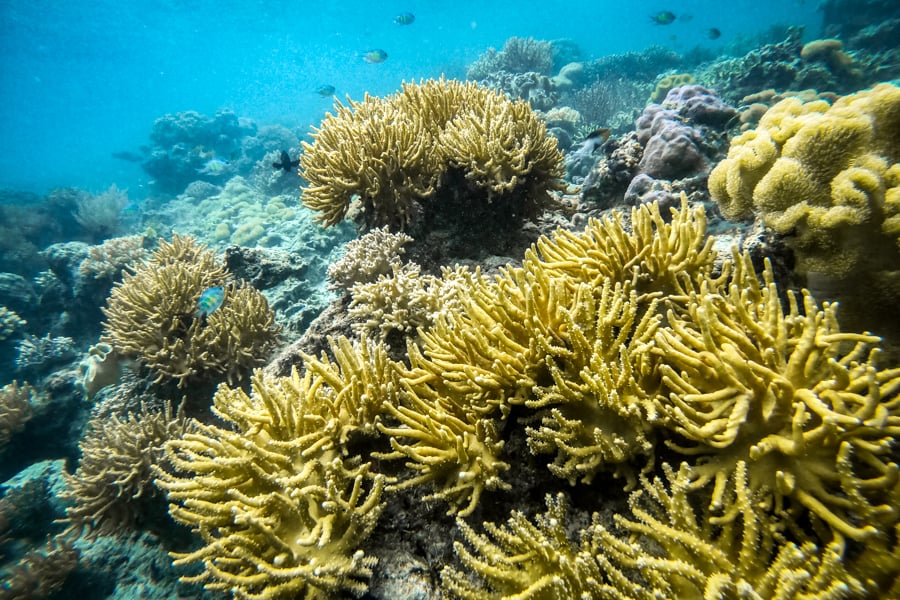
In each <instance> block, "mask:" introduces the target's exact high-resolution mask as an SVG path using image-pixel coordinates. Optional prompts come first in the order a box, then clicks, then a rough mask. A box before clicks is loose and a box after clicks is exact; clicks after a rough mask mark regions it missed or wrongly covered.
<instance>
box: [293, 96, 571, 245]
mask: <svg viewBox="0 0 900 600" xmlns="http://www.w3.org/2000/svg"><path fill="white" fill-rule="evenodd" d="M313 139H314V141H313V143H312V144H309V143H306V142H304V144H303V147H304V153H303V155H302V156H301V158H300V175H301V176H302V177H303V178H304V179H305V180H306V181H307V183H308V185H307V186H306V187H305V188H304V189H303V194H302V200H303V203H304V204H305V205H306V206H307V207H309V208H311V209H312V210H315V211H317V212H319V213H320V214H319V217H318V220H319V221H321V222H322V223H323V224H324V225H325V226H330V225H335V224H337V223H338V222H340V221H341V220H342V219H343V218H344V217H345V216H346V215H347V212H348V210H350V207H351V203H352V202H353V201H358V202H359V205H360V206H359V208H360V210H361V212H362V214H363V217H364V220H365V225H366V226H367V227H369V228H372V227H380V226H389V227H390V228H391V229H392V230H397V229H403V228H405V227H407V226H408V225H409V224H410V222H411V221H412V220H413V218H414V217H415V213H416V211H419V210H421V206H422V205H423V202H426V201H427V200H428V199H431V198H433V197H434V196H435V194H436V193H437V192H438V191H439V190H440V189H441V188H442V186H443V185H444V183H445V178H446V176H447V174H448V172H449V170H450V169H456V170H458V171H460V172H461V173H462V174H463V175H464V176H465V178H466V180H467V181H469V182H470V184H471V185H472V186H473V188H474V189H476V190H479V191H480V194H481V196H482V197H483V199H484V200H485V201H488V200H490V199H491V198H493V197H495V196H496V195H503V194H509V193H511V192H516V191H518V192H522V193H524V194H525V195H526V197H527V200H526V202H525V208H526V209H528V208H529V207H534V206H536V205H538V204H540V203H541V202H542V200H543V196H544V195H545V194H546V192H547V191H548V190H552V189H558V188H560V187H561V182H560V180H561V178H562V176H563V167H562V155H561V154H560V152H559V150H557V148H556V142H555V141H554V140H553V138H551V137H550V136H548V134H547V130H546V126H545V125H544V123H543V122H542V121H541V120H540V119H539V118H538V117H537V116H536V115H535V114H534V113H533V112H532V110H531V108H530V107H529V106H528V104H527V103H525V102H522V101H516V102H514V101H511V100H509V99H508V98H506V97H505V96H503V95H502V94H500V93H498V92H495V91H492V90H490V89H488V88H485V87H482V86H479V85H478V84H475V83H473V82H466V83H463V82H459V81H455V80H445V79H440V80H428V81H423V82H421V83H405V84H403V89H402V91H400V92H398V93H396V94H392V95H389V96H386V97H384V98H377V97H373V96H369V95H366V96H365V98H364V99H363V100H362V101H360V102H354V101H349V102H348V104H347V105H346V106H345V105H343V104H341V103H338V104H337V107H336V110H335V112H334V113H333V114H332V113H329V114H328V115H327V116H326V117H325V119H324V120H323V121H322V123H321V125H320V126H319V127H318V128H317V129H316V130H315V132H314V134H313Z"/></svg>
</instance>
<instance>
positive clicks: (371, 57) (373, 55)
mask: <svg viewBox="0 0 900 600" xmlns="http://www.w3.org/2000/svg"><path fill="white" fill-rule="evenodd" d="M363 60H364V61H366V62H367V63H372V64H374V65H377V64H379V63H383V62H384V61H386V60H387V52H385V51H384V50H382V49H381V48H375V49H374V50H369V51H368V52H366V53H365V54H363Z"/></svg>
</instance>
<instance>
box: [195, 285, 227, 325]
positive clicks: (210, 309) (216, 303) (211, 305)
mask: <svg viewBox="0 0 900 600" xmlns="http://www.w3.org/2000/svg"><path fill="white" fill-rule="evenodd" d="M224 300H225V288H223V287H222V286H221V285H217V286H215V287H211V288H206V289H205V290H203V293H202V294H200V298H199V299H198V300H197V316H198V317H203V318H206V317H208V316H209V315H211V314H213V313H214V312H216V309H217V308H219V307H220V306H222V302H223V301H224Z"/></svg>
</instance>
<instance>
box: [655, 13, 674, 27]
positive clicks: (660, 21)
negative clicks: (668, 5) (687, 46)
mask: <svg viewBox="0 0 900 600" xmlns="http://www.w3.org/2000/svg"><path fill="white" fill-rule="evenodd" d="M650 20H651V21H653V22H654V23H656V24H657V25H671V24H672V23H674V22H675V13H673V12H672V11H670V10H661V11H659V12H658V13H656V14H655V15H650Z"/></svg>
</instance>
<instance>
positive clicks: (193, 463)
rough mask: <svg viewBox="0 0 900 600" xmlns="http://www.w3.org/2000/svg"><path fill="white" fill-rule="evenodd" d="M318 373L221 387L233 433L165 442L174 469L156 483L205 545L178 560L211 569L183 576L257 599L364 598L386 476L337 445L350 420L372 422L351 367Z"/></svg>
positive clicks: (222, 411)
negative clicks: (247, 388) (248, 386)
mask: <svg viewBox="0 0 900 600" xmlns="http://www.w3.org/2000/svg"><path fill="white" fill-rule="evenodd" d="M351 362H354V363H355V361H351ZM339 363H341V360H340V359H339ZM357 366H358V365H357ZM317 371H318V374H317V375H313V373H312V371H307V372H306V373H305V374H304V375H303V376H302V377H301V376H299V375H298V374H297V373H296V372H295V373H294V374H293V375H292V376H290V377H282V378H271V377H267V376H264V375H262V374H261V373H257V374H256V375H255V376H254V377H253V391H252V394H251V395H248V394H246V393H245V392H243V391H242V390H240V389H229V388H227V387H224V386H223V387H220V388H219V390H218V392H217V393H216V396H215V399H214V411H215V412H216V414H217V415H219V417H221V418H222V419H223V420H224V421H225V423H226V426H225V427H221V426H217V425H202V424H201V425H198V426H197V430H196V432H190V433H186V434H185V435H184V436H183V437H182V438H181V439H179V440H173V441H171V442H169V443H168V444H167V445H166V456H167V458H168V460H169V462H170V463H171V465H172V467H174V468H173V469H172V470H164V469H158V470H157V472H158V476H159V479H158V485H159V486H160V487H162V488H163V489H164V490H165V491H166V493H167V494H168V498H169V500H170V502H171V505H170V509H169V511H170V513H171V515H172V516H173V517H174V518H175V519H176V520H177V521H179V522H181V523H184V524H186V525H189V526H191V527H192V528H193V529H194V530H195V531H196V532H197V533H199V535H200V536H201V538H202V540H203V543H204V545H203V546H202V547H201V548H199V549H198V550H196V551H193V552H189V553H185V554H178V555H176V560H175V564H176V565H179V566H180V565H190V564H193V563H200V564H201V565H202V566H203V572H202V573H200V574H199V575H196V576H185V577H183V579H184V580H186V581H196V582H203V583H204V584H205V586H206V587H207V588H208V589H212V590H227V591H231V592H232V593H233V594H234V595H235V597H237V598H253V599H258V600H264V599H265V600H269V599H276V598H286V597H290V598H301V597H302V598H307V599H316V598H320V599H324V598H331V597H334V595H335V594H337V593H338V592H340V591H342V590H347V591H351V592H353V593H355V594H357V595H360V594H361V593H362V592H364V591H365V589H366V587H367V584H366V580H367V579H368V578H369V576H370V575H371V569H372V567H373V566H374V565H375V562H376V560H375V559H374V558H373V557H370V556H366V555H365V554H364V552H363V551H362V549H361V548H360V544H361V543H362V542H363V541H364V540H365V538H366V537H367V536H368V534H369V533H370V532H371V530H372V528H373V527H374V526H375V523H376V521H377V520H378V516H379V515H380V514H381V511H382V509H383V506H384V505H383V503H382V502H381V493H382V489H383V485H384V478H383V476H381V475H375V476H373V475H371V474H370V473H369V468H370V465H369V464H368V463H361V462H360V461H359V460H358V459H357V458H355V457H347V458H343V457H342V456H341V449H340V447H339V442H340V441H341V438H342V436H343V435H344V434H345V431H344V428H343V426H342V425H345V424H346V421H348V420H351V419H354V418H357V417H359V416H363V415H361V414H360V411H359V410H358V408H355V407H354V406H353V404H355V403H358V402H359V401H361V400H362V397H363V395H364V394H365V393H366V388H365V387H356V386H355V384H353V383H352V382H351V378H352V377H356V376H357V375H359V371H358V370H357V369H355V368H354V367H353V366H352V365H351V363H350V362H347V361H344V362H342V363H341V367H340V369H336V368H335V367H333V366H321V367H320V368H318V369H317ZM345 377H346V379H345ZM326 380H331V381H332V383H337V384H338V385H339V387H340V388H341V389H340V390H334V389H332V388H330V386H328V385H326V384H325V382H326ZM357 381H358V380H357ZM338 382H340V383H338ZM347 385H350V386H351V388H350V389H349V390H345V388H346V386H347ZM341 391H346V392H347V393H343V394H342V393H335V392H341ZM369 391H375V392H377V391H378V390H371V389H370V390H369ZM376 395H378V394H377V393H376ZM357 406H358V404H357ZM365 418H368V417H365Z"/></svg>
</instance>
